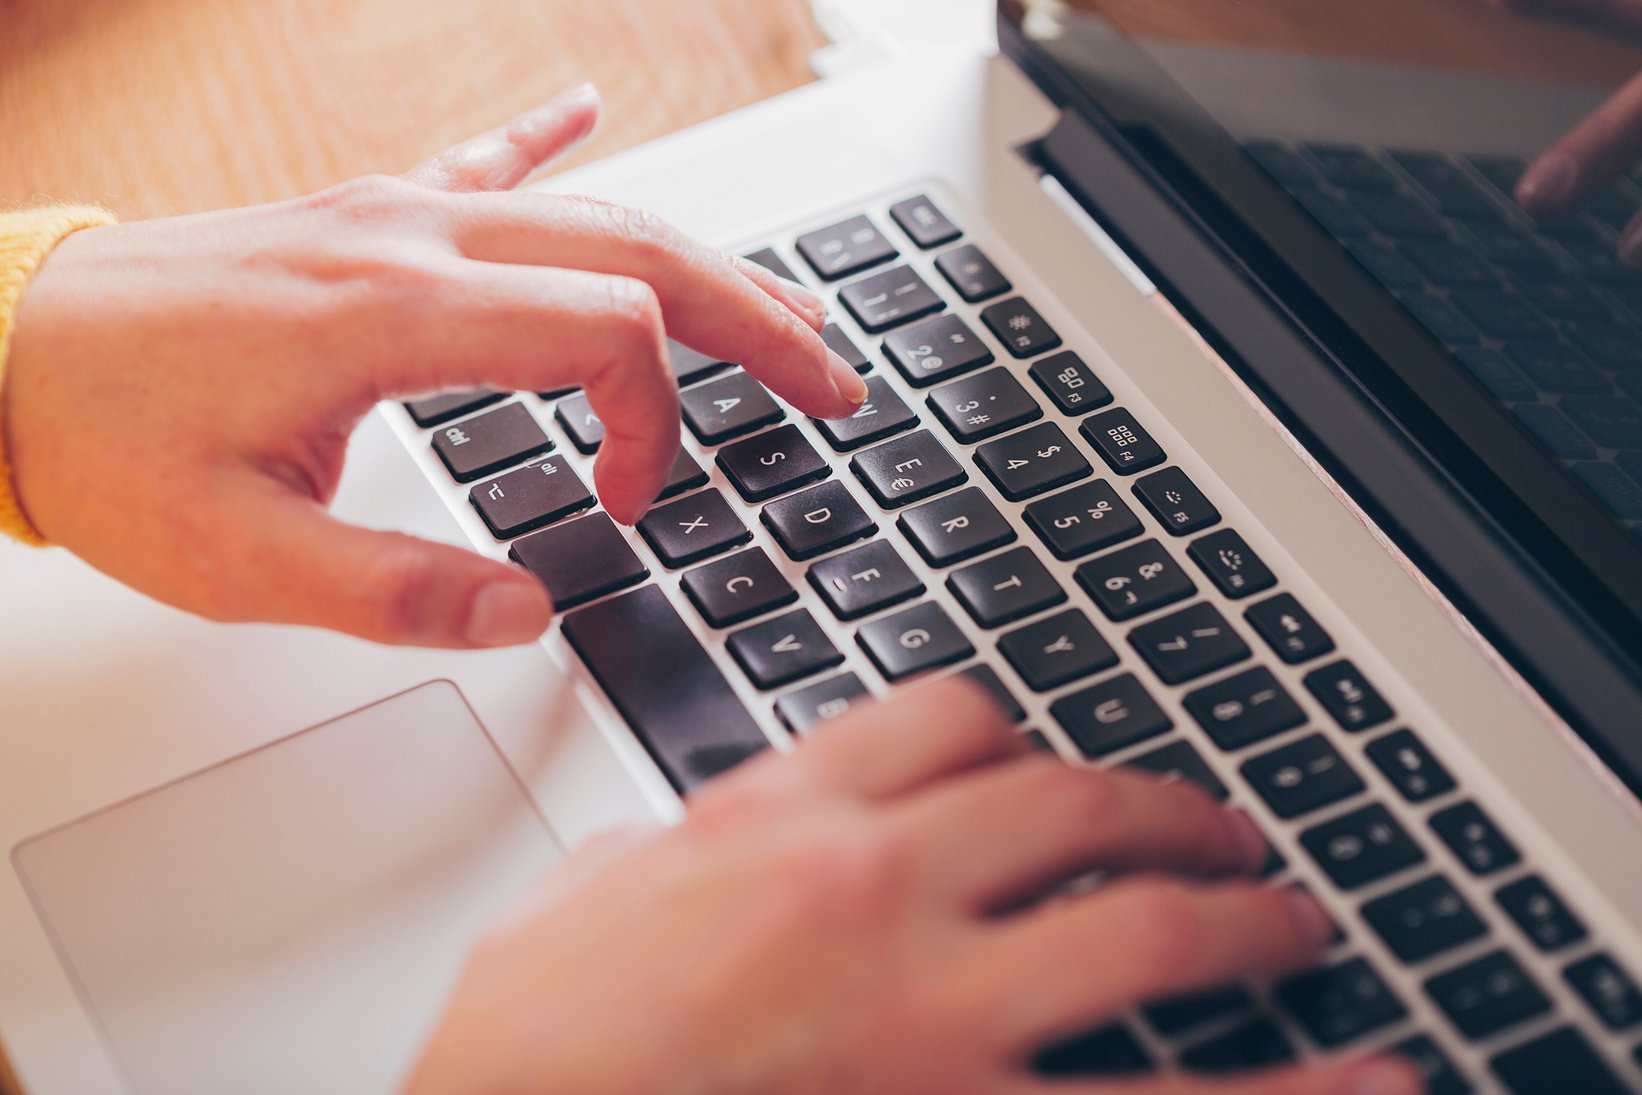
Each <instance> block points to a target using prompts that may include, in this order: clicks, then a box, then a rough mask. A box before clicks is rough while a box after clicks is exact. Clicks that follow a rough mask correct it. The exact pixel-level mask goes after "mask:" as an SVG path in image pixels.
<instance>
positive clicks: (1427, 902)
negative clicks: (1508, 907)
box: [1363, 875, 1488, 962]
mask: <svg viewBox="0 0 1642 1095" xmlns="http://www.w3.org/2000/svg"><path fill="white" fill-rule="evenodd" d="M1363 919H1364V920H1367V921H1368V923H1369V925H1370V926H1371V927H1372V928H1373V929H1374V930H1375V931H1376V932H1379V934H1380V938H1381V939H1384V940H1385V945H1386V946H1388V947H1390V948H1391V952H1392V953H1393V954H1395V955H1396V956H1397V957H1398V958H1401V959H1402V960H1403V961H1404V962H1421V961H1424V960H1425V959H1427V958H1430V957H1431V956H1432V955H1433V954H1441V953H1442V952H1443V951H1446V950H1451V949H1453V948H1454V947H1458V946H1460V945H1461V944H1464V943H1469V942H1471V940H1473V939H1481V938H1482V937H1483V936H1485V935H1487V934H1488V925H1486V924H1484V923H1483V922H1482V918H1481V917H1479V916H1478V915H1477V914H1476V913H1475V912H1473V911H1472V909H1471V906H1470V905H1468V904H1466V901H1465V898H1463V897H1461V896H1460V892H1459V891H1458V890H1456V889H1455V888H1454V887H1453V885H1452V884H1451V883H1450V882H1449V881H1448V880H1447V879H1446V878H1444V877H1442V876H1441V875H1433V876H1432V877H1430V878H1426V879H1422V880H1420V881H1419V882H1416V883H1414V884H1413V885H1412V886H1404V887H1403V888H1402V889H1400V890H1396V891H1394V892H1392V893H1389V894H1386V895H1385V896H1384V897H1378V898H1375V899H1374V900H1373V901H1370V902H1369V903H1368V904H1366V905H1364V906H1363Z"/></svg>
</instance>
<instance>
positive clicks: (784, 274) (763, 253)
mask: <svg viewBox="0 0 1642 1095" xmlns="http://www.w3.org/2000/svg"><path fill="white" fill-rule="evenodd" d="M742 257H744V258H745V259H746V260H747V261H748V262H756V263H758V265H760V266H762V267H764V269H766V270H768V271H769V272H770V273H772V274H774V275H775V276H776V277H778V278H786V279H787V280H788V281H797V280H798V275H797V274H795V273H793V271H792V267H791V266H788V265H787V263H786V260H784V259H783V258H782V257H781V256H780V255H778V254H776V253H775V248H773V247H760V248H759V249H758V250H757V251H753V252H751V253H750V254H747V255H744V256H742Z"/></svg>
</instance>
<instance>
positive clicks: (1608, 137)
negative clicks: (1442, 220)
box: [1516, 76, 1642, 217]
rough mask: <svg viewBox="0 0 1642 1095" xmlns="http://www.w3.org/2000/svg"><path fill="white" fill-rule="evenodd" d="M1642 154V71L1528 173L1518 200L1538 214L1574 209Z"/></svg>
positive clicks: (1518, 191) (1634, 162)
mask: <svg viewBox="0 0 1642 1095" xmlns="http://www.w3.org/2000/svg"><path fill="white" fill-rule="evenodd" d="M1639 159H1642V76H1636V77H1632V78H1631V79H1630V80H1629V81H1628V82H1627V83H1626V84H1625V85H1624V86H1623V87H1621V88H1620V89H1619V90H1618V91H1616V92H1614V93H1613V95H1612V96H1610V97H1609V98H1608V100H1607V102H1605V103H1603V104H1602V105H1601V106H1599V107H1597V108H1596V109H1595V110H1594V111H1592V112H1591V113H1590V114H1589V115H1588V116H1587V117H1586V118H1585V120H1584V121H1582V122H1580V123H1579V124H1578V125H1577V126H1575V127H1574V128H1573V129H1571V130H1569V131H1568V132H1567V133H1566V134H1564V135H1563V137H1562V138H1561V139H1560V140H1558V141H1557V142H1556V144H1554V145H1552V146H1551V147H1550V148H1549V149H1547V150H1546V152H1545V153H1544V154H1543V155H1541V156H1540V157H1539V159H1537V160H1535V161H1534V163H1533V164H1532V166H1530V167H1529V168H1528V170H1527V171H1526V172H1524V173H1523V176H1522V181H1521V182H1519V183H1518V184H1517V194H1516V197H1517V203H1518V204H1519V205H1521V206H1522V208H1523V209H1525V210H1527V211H1528V213H1530V214H1531V215H1533V216H1535V217H1555V216H1560V215H1562V214H1565V213H1570V212H1572V211H1573V210H1574V209H1576V208H1578V207H1579V205H1580V203H1581V202H1584V201H1585V200H1586V199H1587V198H1589V197H1591V196H1592V195H1594V194H1596V193H1597V192H1598V191H1600V190H1601V189H1602V188H1603V187H1605V186H1607V185H1609V184H1610V183H1612V182H1613V181H1614V180H1616V179H1618V178H1619V177H1620V176H1621V175H1623V174H1625V172H1627V171H1629V170H1630V169H1631V167H1632V166H1634V165H1635V164H1636V162H1637V160H1639Z"/></svg>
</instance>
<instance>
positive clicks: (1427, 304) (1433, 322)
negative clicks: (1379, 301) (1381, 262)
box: [1397, 293, 1481, 347]
mask: <svg viewBox="0 0 1642 1095" xmlns="http://www.w3.org/2000/svg"><path fill="white" fill-rule="evenodd" d="M1397 299H1398V300H1400V301H1402V303H1403V307H1405V308H1407V309H1408V310H1409V311H1410V312H1412V313H1413V314H1414V318H1415V319H1417V320H1419V321H1420V323H1421V325H1422V326H1424V327H1425V329H1426V330H1427V331H1429V332H1431V334H1432V335H1433V336H1435V337H1436V339H1437V341H1438V342H1442V343H1445V344H1447V345H1448V346H1450V347H1453V346H1469V345H1471V344H1473V343H1475V342H1477V341H1478V340H1479V339H1480V337H1481V336H1480V334H1479V333H1478V331H1477V328H1476V325H1475V324H1474V323H1472V322H1471V321H1470V320H1469V319H1466V318H1465V313H1464V312H1462V311H1460V310H1459V309H1458V308H1456V307H1454V306H1453V305H1452V304H1450V303H1448V302H1447V301H1446V300H1444V299H1442V298H1441V297H1434V296H1428V295H1426V294H1423V293H1399V294H1397Z"/></svg>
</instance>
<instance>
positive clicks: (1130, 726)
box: [1049, 673, 1174, 757]
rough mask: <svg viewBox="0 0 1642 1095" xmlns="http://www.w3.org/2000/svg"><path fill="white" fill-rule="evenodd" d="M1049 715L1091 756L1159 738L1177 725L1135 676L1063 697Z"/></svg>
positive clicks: (1114, 679)
mask: <svg viewBox="0 0 1642 1095" xmlns="http://www.w3.org/2000/svg"><path fill="white" fill-rule="evenodd" d="M1049 713H1050V714H1051V715H1053V716H1054V717H1055V721H1056V722H1058V723H1060V725H1061V729H1063V730H1065V731H1066V733H1067V735H1068V736H1069V737H1071V739H1072V742H1073V744H1075V745H1076V746H1077V747H1078V748H1079V749H1081V750H1082V751H1083V754H1084V755H1085V756H1089V757H1102V756H1105V755H1106V754H1107V753H1113V752H1116V751H1117V750H1119V749H1122V748H1124V747H1125V746H1129V745H1133V744H1135V743H1136V742H1138V741H1145V740H1146V739H1147V738H1155V737H1157V736H1158V735H1159V734H1161V733H1163V732H1164V731H1166V730H1168V729H1169V728H1170V727H1171V726H1173V725H1174V724H1173V723H1172V722H1170V721H1169V716H1168V715H1165V714H1164V713H1163V709H1162V708H1160V707H1158V705H1157V702H1156V701H1155V700H1153V699H1152V697H1151V696H1149V695H1147V693H1146V689H1145V687H1144V686H1143V685H1142V684H1141V683H1140V681H1139V680H1137V679H1136V678H1135V676H1134V674H1132V673H1124V674H1122V675H1121V676H1117V677H1113V678H1112V679H1111V680H1107V681H1101V682H1100V683H1099V684H1094V685H1090V686H1089V687H1088V688H1084V689H1081V690H1079V691H1077V692H1073V693H1072V694H1071V695H1069V696H1062V697H1061V698H1060V699H1058V700H1056V701H1055V702H1054V703H1053V704H1051V705H1050V707H1049Z"/></svg>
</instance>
